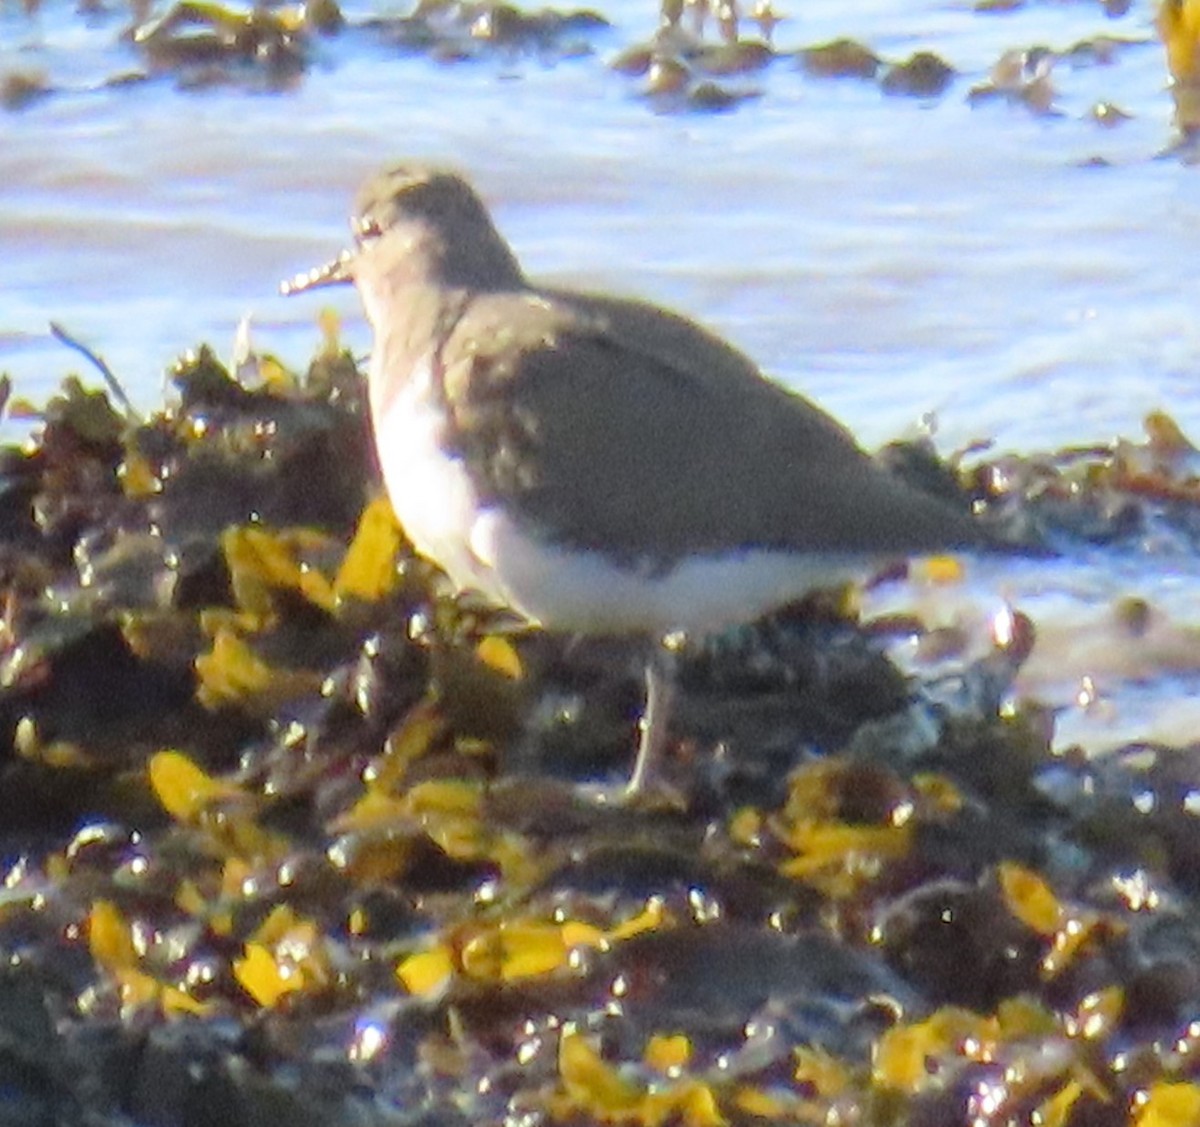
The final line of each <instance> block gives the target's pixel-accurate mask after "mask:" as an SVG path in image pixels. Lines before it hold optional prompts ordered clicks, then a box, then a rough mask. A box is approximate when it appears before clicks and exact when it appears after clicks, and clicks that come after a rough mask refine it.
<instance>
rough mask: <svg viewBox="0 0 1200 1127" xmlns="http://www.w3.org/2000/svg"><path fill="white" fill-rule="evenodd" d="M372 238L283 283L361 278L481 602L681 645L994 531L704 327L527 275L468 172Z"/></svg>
mask: <svg viewBox="0 0 1200 1127" xmlns="http://www.w3.org/2000/svg"><path fill="white" fill-rule="evenodd" d="M352 226H353V230H354V235H355V242H356V246H355V249H354V250H352V251H347V252H345V253H343V255H342V256H341V257H340V258H339V259H338V260H337V261H336V262H334V263H332V264H330V265H329V266H326V267H323V268H321V269H319V270H314V271H312V272H311V273H309V274H307V275H302V276H300V277H298V278H296V279H295V280H293V281H292V282H290V283H285V286H284V292H287V293H294V292H298V291H301V290H305V289H309V288H312V287H314V286H318V285H327V284H332V283H336V282H353V283H354V284H355V285H356V286H357V287H358V291H359V294H360V295H361V298H362V302H363V305H364V307H365V309H366V313H367V316H368V318H369V319H370V322H371V325H372V328H373V329H374V349H373V352H372V356H371V362H370V368H369V375H368V379H369V399H370V406H371V413H372V420H373V425H374V433H375V441H376V444H377V446H378V450H379V460H380V464H381V466H382V469H383V477H384V482H385V484H386V487H387V490H388V493H389V495H390V497H391V500H392V504H393V506H394V508H395V510H396V514H397V516H398V517H399V519H400V521H401V523H402V524H403V526H404V528H405V530H406V532H407V534H408V536H409V538H410V539H411V540H412V543H413V544H414V546H415V547H416V548H417V550H418V551H420V552H421V553H422V554H424V555H426V556H428V557H429V558H430V559H432V560H433V561H434V562H435V563H437V564H438V565H440V566H441V568H442V569H443V570H444V571H446V572H447V573H448V574H449V576H450V578H451V579H452V580H453V581H454V583H455V584H457V585H458V586H459V587H460V588H475V589H477V590H479V591H481V592H483V593H484V594H485V595H486V596H488V597H489V598H490V599H492V600H494V601H495V602H496V603H499V604H502V605H504V606H507V607H510V608H512V609H513V610H515V611H517V612H519V613H520V614H521V615H523V616H524V617H525V618H526V619H528V620H529V621H530V622H531V623H533V624H536V625H539V626H542V627H544V628H546V629H550V630H556V631H567V632H576V633H584V634H633V635H640V636H643V637H648V638H651V639H655V640H659V641H661V640H664V639H672V640H674V639H677V638H678V637H679V636H680V635H681V634H688V635H704V634H708V633H711V632H714V631H717V630H719V629H721V628H723V627H726V626H729V625H732V624H736V623H745V622H750V621H753V620H754V619H756V618H758V617H760V616H761V615H763V614H765V613H766V612H768V611H770V610H772V609H774V608H777V607H779V606H781V605H783V604H785V603H788V602H792V601H794V600H797V599H800V598H802V597H804V596H805V595H807V594H809V593H811V592H812V591H813V590H815V589H818V588H822V587H828V586H831V585H836V584H839V583H842V582H844V581H846V580H847V579H851V578H861V577H862V576H864V575H865V574H868V573H869V572H870V570H871V569H872V568H873V567H877V566H879V565H880V564H883V563H886V562H889V561H891V560H894V559H896V558H903V557H908V556H913V555H922V554H928V553H932V552H941V551H946V550H952V549H956V548H966V547H971V546H975V545H979V544H980V543H982V542H983V541H984V539H985V537H984V535H983V533H982V532H981V530H980V528H979V526H978V525H977V524H976V522H975V521H974V520H973V519H972V518H971V517H970V516H969V515H968V514H967V513H965V512H959V511H958V510H956V509H954V508H953V507H951V506H949V505H947V504H946V503H944V502H942V501H941V500H939V499H936V498H934V497H932V496H929V495H927V494H925V493H922V492H920V491H918V490H916V489H914V488H913V487H911V486H909V485H906V484H905V483H903V482H902V481H900V480H899V479H897V478H895V477H893V476H891V475H890V474H888V473H887V472H886V471H885V470H883V469H882V468H881V467H879V466H878V465H877V464H876V463H875V462H874V461H873V460H872V459H871V458H870V457H869V456H868V455H867V454H866V453H865V452H864V451H863V450H861V449H860V448H859V446H858V445H857V444H856V443H855V441H854V439H853V437H852V436H851V435H850V433H849V432H848V431H847V430H845V429H844V428H843V427H842V426H841V425H840V424H839V423H837V422H836V421H834V420H833V419H832V418H831V417H830V416H829V415H827V414H825V413H824V412H823V411H821V410H820V409H819V408H818V407H816V406H814V405H813V404H812V403H810V402H809V401H808V400H806V399H804V398H802V397H801V396H799V395H796V394H793V393H792V392H789V391H787V390H786V389H784V388H783V387H781V386H779V385H778V384H776V383H773V382H772V381H770V380H769V379H767V378H766V377H765V376H763V375H762V373H761V372H760V371H759V369H758V368H757V367H756V366H755V364H754V363H753V362H752V361H750V360H749V359H747V358H746V357H745V356H743V355H742V354H741V353H740V352H738V351H737V350H735V349H734V348H732V347H731V346H730V345H728V344H726V343H724V342H723V341H722V340H720V339H719V338H718V337H716V336H715V335H713V334H712V333H710V332H708V331H706V330H705V329H702V328H700V327H699V326H698V325H696V324H695V323H693V322H692V321H690V320H688V319H686V318H684V317H680V316H678V315H676V314H673V313H670V312H668V311H667V310H665V309H661V308H659V307H657V306H654V305H651V304H649V303H646V302H641V301H634V300H627V299H623V298H613V297H605V296H599V295H594V294H584V293H575V292H569V291H566V290H559V289H551V288H546V287H541V286H537V285H535V284H534V283H533V282H531V281H529V280H528V279H527V278H526V277H525V274H524V273H523V271H522V270H521V266H520V264H519V263H518V261H517V259H516V257H515V255H514V254H513V252H512V250H511V249H510V248H509V246H508V244H507V243H506V242H505V240H504V239H503V237H502V236H501V235H500V233H499V232H498V231H497V230H496V227H495V226H494V225H493V223H492V220H491V218H490V217H489V215H488V212H487V209H486V208H485V206H484V204H483V203H482V202H481V200H480V199H479V197H478V196H477V195H476V193H475V192H474V191H473V190H472V188H471V187H470V185H469V184H468V183H467V182H466V181H465V180H464V179H463V178H462V177H461V176H459V175H457V174H456V173H454V172H453V171H449V170H446V169H443V168H438V167H432V166H428V165H424V164H402V165H397V166H394V167H392V168H389V169H387V170H386V171H384V172H383V173H381V174H380V175H378V176H376V177H374V178H373V179H371V180H370V181H369V182H368V183H367V184H366V185H365V186H364V188H363V189H362V191H361V192H360V193H359V196H358V199H357V201H356V205H355V210H354V216H353V219H352ZM667 652H668V650H667V648H666V647H664V646H655V647H654V648H653V649H652V651H651V653H652V656H651V658H650V659H649V660H648V661H647V663H646V707H645V710H644V714H643V717H642V721H641V735H640V740H639V745H638V752H637V759H636V763H635V766H634V769H633V772H632V775H631V777H630V781H629V784H628V789H629V790H630V791H631V792H632V793H634V794H637V793H639V792H644V791H646V790H647V789H649V788H651V787H653V786H654V785H655V783H656V777H655V774H656V770H657V764H658V761H659V760H660V758H661V756H662V753H663V750H664V744H665V740H666V736H667V723H668V716H669V711H670V697H671V691H672V686H673V677H672V675H671V673H672V668H673V663H672V662H671V661H670V660H669V659H668V657H667Z"/></svg>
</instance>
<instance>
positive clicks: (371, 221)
mask: <svg viewBox="0 0 1200 1127" xmlns="http://www.w3.org/2000/svg"><path fill="white" fill-rule="evenodd" d="M357 227H358V229H357V230H356V231H355V233H354V235H355V238H356V239H357V240H358V241H359V242H360V243H365V242H370V240H372V239H377V238H379V236H380V235H382V234H383V228H382V227H381V226H380V225H379V220H378V219H376V218H375V217H374V216H373V215H361V216H359V218H358V224H357Z"/></svg>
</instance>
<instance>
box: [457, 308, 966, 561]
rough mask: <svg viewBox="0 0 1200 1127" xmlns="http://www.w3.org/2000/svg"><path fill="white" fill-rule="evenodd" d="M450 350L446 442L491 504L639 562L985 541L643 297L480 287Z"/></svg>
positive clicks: (732, 355)
mask: <svg viewBox="0 0 1200 1127" xmlns="http://www.w3.org/2000/svg"><path fill="white" fill-rule="evenodd" d="M447 345H448V347H446V348H444V349H443V357H444V358H450V357H453V358H454V360H453V362H452V363H451V362H448V361H447V362H446V364H445V371H444V387H445V391H446V396H447V402H448V405H449V407H450V417H451V420H452V422H451V427H450V433H449V436H448V437H449V440H450V445H451V446H452V447H453V449H454V450H455V451H456V452H457V453H458V454H459V455H460V456H462V457H463V458H464V460H465V461H466V463H467V465H468V468H469V471H470V472H471V473H472V475H473V477H474V479H475V480H476V481H477V482H478V483H479V486H480V489H481V492H482V495H483V496H484V498H485V499H488V500H493V501H499V502H502V503H504V504H505V505H506V506H508V508H509V509H510V511H511V512H513V513H516V514H518V515H519V516H521V517H522V518H523V519H524V520H525V521H526V522H527V524H528V526H529V527H531V528H535V529H541V530H545V531H546V533H547V534H548V535H550V536H552V537H553V538H554V539H556V540H558V541H560V542H564V543H569V544H573V545H576V546H579V547H583V548H593V549H604V550H605V551H607V552H609V553H610V554H615V555H618V556H622V557H626V558H628V559H629V560H630V561H631V562H639V563H644V562H645V561H647V560H650V561H652V562H654V563H658V564H666V563H669V562H670V561H671V560H673V559H677V558H679V557H680V556H682V555H684V554H686V553H690V552H718V553H719V552H726V551H733V550H737V549H743V548H781V549H786V550H800V551H809V552H831V553H840V552H845V553H870V554H872V555H880V554H884V555H886V554H905V553H913V552H921V551H933V550H938V549H942V548H947V547H951V546H955V545H960V544H967V543H970V542H972V541H973V540H974V539H975V538H976V534H975V532H974V529H973V525H972V524H971V522H970V519H969V518H968V517H966V516H965V515H964V514H959V513H957V512H956V511H954V510H953V509H951V508H949V507H948V506H946V505H945V504H944V503H942V502H941V501H939V500H936V499H934V498H931V497H928V496H927V495H925V494H923V493H920V492H917V491H915V490H914V489H912V488H911V487H909V486H907V485H905V484H904V483H902V482H900V481H899V480H898V479H895V478H893V477H891V476H890V475H888V474H887V473H886V472H885V471H884V470H882V469H881V468H879V467H878V466H877V465H876V464H875V463H874V462H873V461H872V460H871V459H870V458H869V457H868V456H867V455H866V454H865V453H863V451H862V450H860V449H859V447H858V446H857V445H856V444H855V442H854V440H853V438H852V437H851V436H850V435H849V433H848V432H847V431H846V430H844V429H843V428H842V427H841V426H840V425H839V424H838V423H836V422H835V421H834V420H833V419H831V418H830V417H829V416H828V415H826V414H825V413H824V412H822V411H820V410H819V409H818V408H817V407H815V406H813V405H812V404H811V403H809V402H808V401H807V400H804V399H802V398H801V397H799V396H797V395H793V394H792V393H790V392H788V391H786V390H784V389H783V388H781V387H780V386H779V385H777V384H774V383H772V382H771V381H769V380H767V379H765V378H764V377H763V376H762V375H761V374H760V373H759V372H758V370H757V368H755V366H754V365H753V364H752V363H751V362H750V361H749V360H747V359H746V358H745V357H744V356H743V355H742V354H741V353H739V352H737V351H736V350H734V349H733V348H731V347H730V346H729V345H727V344H725V343H724V342H722V341H721V340H719V339H718V338H717V337H715V336H713V335H711V334H709V333H707V332H705V331H704V330H702V329H700V328H699V327H697V326H695V325H694V324H692V323H691V322H689V321H686V320H684V319H683V318H680V317H676V316H674V315H672V314H668V313H666V312H665V311H664V310H660V309H658V308H656V307H654V306H651V305H647V304H644V303H641V302H632V301H622V300H618V299H611V298H591V297H586V296H579V295H567V294H560V293H555V292H553V291H543V292H540V293H539V292H538V291H532V290H531V291H527V292H523V293H503V294H485V295H479V296H477V297H476V298H475V299H474V301H473V302H472V303H471V305H470V307H469V308H468V309H467V311H466V312H465V313H464V315H463V316H462V317H461V318H460V319H459V321H458V323H457V325H456V326H455V328H454V330H453V332H452V333H451V336H450V338H449V340H448V342H447Z"/></svg>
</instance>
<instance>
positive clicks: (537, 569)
mask: <svg viewBox="0 0 1200 1127" xmlns="http://www.w3.org/2000/svg"><path fill="white" fill-rule="evenodd" d="M374 382H375V377H374V375H372V383H374ZM374 398H375V397H373V400H374ZM373 406H374V404H373ZM374 424H375V434H376V442H377V444H378V446H379V460H380V465H381V467H382V469H383V477H384V483H385V484H386V486H387V490H388V494H389V495H390V497H391V500H392V505H393V507H394V508H395V510H396V515H397V516H398V517H399V519H400V523H401V524H402V525H403V526H404V529H405V532H406V533H407V534H408V537H409V539H410V540H411V541H412V542H413V545H414V547H416V549H417V550H418V551H419V552H420V553H421V554H422V555H424V556H427V557H429V558H430V559H431V560H433V561H434V562H435V563H437V564H438V565H439V566H440V567H441V568H442V569H443V570H444V571H445V572H446V573H447V574H448V575H449V576H450V578H451V579H452V580H453V581H454V582H455V584H457V585H458V586H459V587H460V588H468V587H473V588H475V589H477V590H479V591H482V592H483V593H484V594H485V595H487V596H488V597H489V598H490V599H492V600H493V601H495V602H497V603H499V604H502V605H505V606H509V607H511V608H512V609H514V610H516V611H518V612H519V613H520V614H522V615H524V616H525V617H526V618H528V619H529V620H530V621H532V622H534V623H538V624H540V625H542V626H546V627H549V628H551V629H556V630H567V631H583V632H589V633H630V632H636V633H652V634H665V633H667V632H669V631H672V630H685V631H689V632H696V633H704V632H707V631H711V630H714V629H718V628H720V627H722V626H727V625H731V624H733V623H738V622H748V621H751V620H752V619H754V618H757V617H758V616H759V615H761V614H764V613H766V612H767V611H769V610H771V609H773V608H774V607H777V606H781V605H782V604H784V603H786V602H789V601H792V600H794V599H797V598H800V597H802V596H803V595H805V594H807V593H808V592H810V591H812V590H814V589H815V588H819V587H827V586H831V585H833V584H837V583H840V582H844V581H845V580H847V579H851V578H854V577H857V576H861V575H862V574H863V573H864V572H865V571H866V570H867V569H868V568H869V566H870V564H871V561H870V560H869V559H866V558H862V557H852V556H828V555H820V556H819V555H811V556H810V555H803V556H801V555H795V554H792V553H786V552H778V551H765V550H761V549H752V550H746V551H738V552H729V553H725V554H722V555H713V556H698V557H688V558H687V559H686V560H684V561H682V562H681V563H680V564H679V565H678V566H676V567H674V568H673V569H671V570H668V571H652V569H650V568H649V567H647V568H646V569H645V570H640V569H638V568H636V567H633V568H630V567H622V566H620V565H618V564H617V563H615V562H614V561H613V560H612V559H610V558H609V557H607V556H605V555H604V554H603V553H601V552H595V551H570V550H564V549H561V548H557V547H555V546H553V545H551V544H548V543H546V542H545V541H544V540H542V539H541V538H539V537H536V536H533V535H531V534H529V532H528V531H527V530H526V529H525V528H524V527H522V526H521V525H520V524H519V523H518V522H517V521H515V520H513V519H512V518H511V517H510V516H508V515H507V514H506V513H505V512H504V511H503V510H502V509H500V508H499V507H490V508H484V507H481V505H480V501H479V496H478V493H477V492H476V490H475V488H474V487H473V485H472V484H471V481H470V479H469V477H468V475H467V473H466V469H465V466H464V465H463V462H462V460H461V459H459V458H455V457H451V456H449V455H447V454H446V452H445V451H444V450H443V449H442V446H441V441H440V439H441V434H442V429H443V423H442V419H441V416H440V414H439V412H438V410H437V407H436V405H435V403H434V400H433V396H432V394H431V386H430V375H429V369H428V364H426V365H424V366H423V367H422V369H421V370H420V371H419V372H417V373H415V374H414V375H413V377H412V378H411V379H409V380H408V381H407V383H406V384H405V385H404V387H403V388H402V389H401V390H400V391H398V392H397V393H396V394H395V395H394V396H392V397H391V398H390V400H389V401H388V402H387V405H386V407H384V408H383V409H380V410H377V413H376V414H375V418H374Z"/></svg>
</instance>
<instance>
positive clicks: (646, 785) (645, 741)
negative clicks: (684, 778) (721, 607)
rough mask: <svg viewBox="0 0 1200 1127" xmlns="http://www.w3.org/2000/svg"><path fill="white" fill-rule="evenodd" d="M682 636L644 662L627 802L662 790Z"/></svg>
mask: <svg viewBox="0 0 1200 1127" xmlns="http://www.w3.org/2000/svg"><path fill="white" fill-rule="evenodd" d="M682 646H683V636H682V635H681V634H668V635H667V636H666V637H665V638H663V639H662V640H661V641H660V642H659V643H658V644H656V645H655V646H654V648H653V650H652V651H651V653H650V655H649V657H648V658H647V659H646V666H645V679H646V706H645V709H644V710H643V712H642V719H641V721H640V722H639V724H638V730H639V736H638V749H637V759H636V760H635V761H634V765H633V773H632V774H631V775H630V776H629V783H628V785H627V786H626V788H625V794H626V796H627V797H629V798H640V797H646V796H648V795H651V794H653V793H655V792H656V791H659V790H663V789H669V788H664V780H663V779H662V777H661V774H662V761H663V757H664V756H665V755H666V748H667V737H668V735H669V729H670V723H671V711H672V708H673V705H674V703H675V695H676V691H677V682H678V675H679V651H680V650H681V649H682Z"/></svg>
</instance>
